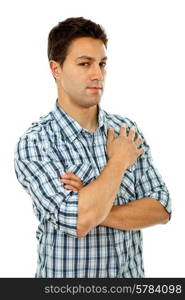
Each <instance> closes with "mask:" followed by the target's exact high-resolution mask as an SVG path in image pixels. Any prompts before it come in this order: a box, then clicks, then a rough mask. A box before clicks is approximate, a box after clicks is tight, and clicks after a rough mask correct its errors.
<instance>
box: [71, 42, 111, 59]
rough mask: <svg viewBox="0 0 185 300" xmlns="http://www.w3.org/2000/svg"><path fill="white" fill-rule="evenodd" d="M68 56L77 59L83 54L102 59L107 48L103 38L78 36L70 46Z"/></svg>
mask: <svg viewBox="0 0 185 300" xmlns="http://www.w3.org/2000/svg"><path fill="white" fill-rule="evenodd" d="M68 56H69V57H71V58H75V59H76V58H77V57H81V56H91V57H97V58H99V59H101V58H102V57H104V56H106V48H105V45H104V43H103V42H102V41H101V40H98V39H93V38H90V37H81V38H76V39H75V40H73V41H72V42H71V45H70V46H69V49H68Z"/></svg>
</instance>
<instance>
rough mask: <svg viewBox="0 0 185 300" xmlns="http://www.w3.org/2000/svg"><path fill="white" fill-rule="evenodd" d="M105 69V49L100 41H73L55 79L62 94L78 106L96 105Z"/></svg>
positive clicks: (101, 89)
mask: <svg viewBox="0 0 185 300" xmlns="http://www.w3.org/2000/svg"><path fill="white" fill-rule="evenodd" d="M105 67H106V53H105V46H104V44H103V42H102V41H101V40H98V39H93V38H89V37H82V38H77V39H75V40H73V41H72V43H71V45H70V47H69V49H68V55H67V57H66V59H65V61H64V63H63V65H62V67H61V73H60V78H59V80H58V86H59V88H60V89H61V94H62V95H64V96H67V98H68V100H69V101H70V102H71V101H72V102H73V103H74V104H77V105H79V106H81V107H91V106H94V105H96V104H98V103H99V102H100V99H101V96H102V94H103V87H104V80H105V75H106V70H105Z"/></svg>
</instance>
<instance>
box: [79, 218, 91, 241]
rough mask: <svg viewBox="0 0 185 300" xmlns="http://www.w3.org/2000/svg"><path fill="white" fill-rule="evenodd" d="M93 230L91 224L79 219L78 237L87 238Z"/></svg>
mask: <svg viewBox="0 0 185 300" xmlns="http://www.w3.org/2000/svg"><path fill="white" fill-rule="evenodd" d="M90 230H91V226H90V224H89V222H87V221H86V222H85V221H83V222H82V220H81V219H80V218H78V223H77V237H79V238H82V237H85V236H86V235H87V234H88V232H89V231H90Z"/></svg>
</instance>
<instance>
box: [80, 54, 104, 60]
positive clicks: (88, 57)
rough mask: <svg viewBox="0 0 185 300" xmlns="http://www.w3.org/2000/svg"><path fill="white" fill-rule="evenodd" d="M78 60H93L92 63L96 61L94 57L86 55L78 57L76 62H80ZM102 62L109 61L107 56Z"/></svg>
mask: <svg viewBox="0 0 185 300" xmlns="http://www.w3.org/2000/svg"><path fill="white" fill-rule="evenodd" d="M78 59H88V60H91V61H94V60H95V58H94V57H91V56H86V55H83V56H80V57H77V58H76V60H78ZM102 60H107V56H105V57H103V58H102V59H101V61H102Z"/></svg>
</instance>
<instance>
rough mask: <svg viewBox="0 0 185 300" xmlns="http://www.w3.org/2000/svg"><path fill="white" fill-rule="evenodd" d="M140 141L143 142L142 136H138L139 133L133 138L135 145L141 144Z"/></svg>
mask: <svg viewBox="0 0 185 300" xmlns="http://www.w3.org/2000/svg"><path fill="white" fill-rule="evenodd" d="M142 142H143V140H142V138H141V137H140V135H138V137H137V138H136V140H135V145H136V146H137V147H139V146H140V145H141V144H142Z"/></svg>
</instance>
